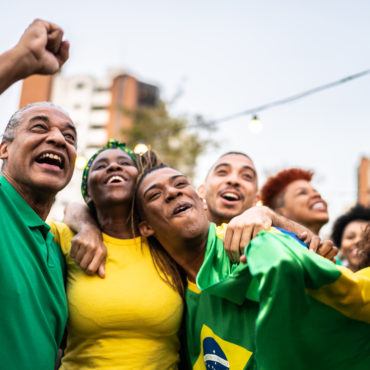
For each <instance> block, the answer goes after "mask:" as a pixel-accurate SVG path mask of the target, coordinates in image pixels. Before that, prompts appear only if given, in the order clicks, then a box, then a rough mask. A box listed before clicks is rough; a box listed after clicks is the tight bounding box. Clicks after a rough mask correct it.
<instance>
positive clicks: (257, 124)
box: [248, 115, 263, 134]
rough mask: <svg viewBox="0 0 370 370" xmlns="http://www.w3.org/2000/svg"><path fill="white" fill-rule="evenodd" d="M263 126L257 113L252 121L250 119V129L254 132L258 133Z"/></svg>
mask: <svg viewBox="0 0 370 370" xmlns="http://www.w3.org/2000/svg"><path fill="white" fill-rule="evenodd" d="M262 128H263V127H262V122H261V121H260V120H259V119H258V117H257V116H256V115H255V116H253V118H252V121H250V122H249V124H248V129H249V131H250V132H252V133H253V134H258V133H259V132H261V131H262Z"/></svg>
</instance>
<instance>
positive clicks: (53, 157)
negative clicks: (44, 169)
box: [36, 152, 64, 169]
mask: <svg viewBox="0 0 370 370" xmlns="http://www.w3.org/2000/svg"><path fill="white" fill-rule="evenodd" d="M36 162H37V163H46V164H50V165H52V166H57V167H59V168H60V169H63V168H64V158H63V157H62V156H60V155H59V154H55V153H51V152H45V153H42V154H40V155H39V156H38V157H37V158H36Z"/></svg>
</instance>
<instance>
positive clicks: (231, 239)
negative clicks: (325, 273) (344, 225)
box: [224, 206, 338, 262]
mask: <svg viewBox="0 0 370 370" xmlns="http://www.w3.org/2000/svg"><path fill="white" fill-rule="evenodd" d="M271 226H277V227H281V228H282V229H285V230H287V231H290V232H293V233H295V234H296V235H297V236H298V237H299V238H300V239H302V240H303V241H304V242H305V243H306V244H307V245H309V248H310V250H312V251H314V252H316V253H318V254H320V255H322V256H324V257H326V258H328V259H331V260H332V259H333V258H334V256H335V255H336V254H337V252H338V250H337V248H335V247H334V246H333V243H332V242H331V241H325V242H323V241H321V239H320V238H319V237H318V236H317V235H315V234H314V233H313V232H312V231H311V230H309V229H307V228H306V227H305V226H303V225H301V224H298V223H297V222H294V221H292V220H289V219H287V218H286V217H284V216H281V215H279V214H277V213H275V212H274V211H273V210H271V209H270V208H268V207H265V206H262V207H261V206H258V207H252V208H250V209H248V210H246V211H244V212H243V213H242V214H241V215H239V216H237V217H234V218H233V219H232V220H231V221H230V223H229V225H228V227H227V230H226V233H225V239H224V244H225V250H226V253H227V254H228V256H229V258H230V260H231V261H232V262H238V261H239V260H240V261H241V262H245V261H246V260H245V256H244V255H243V253H244V248H245V246H247V245H248V244H249V242H250V241H251V240H252V239H253V238H254V237H255V236H256V235H257V234H258V233H259V232H260V231H262V230H267V229H268V228H269V227H271Z"/></svg>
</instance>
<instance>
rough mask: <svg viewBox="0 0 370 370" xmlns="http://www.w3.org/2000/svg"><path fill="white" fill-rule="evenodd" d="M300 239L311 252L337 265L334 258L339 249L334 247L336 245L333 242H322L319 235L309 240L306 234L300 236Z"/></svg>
mask: <svg viewBox="0 0 370 370" xmlns="http://www.w3.org/2000/svg"><path fill="white" fill-rule="evenodd" d="M298 238H299V239H300V240H302V241H303V242H304V243H306V244H307V245H308V249H309V250H310V251H312V252H315V253H317V254H318V255H320V256H322V257H325V258H327V259H328V260H330V261H332V262H334V263H335V258H334V257H335V256H336V255H337V253H338V248H337V247H335V246H334V243H333V242H332V241H331V240H322V239H321V238H320V237H319V236H317V235H314V236H312V238H309V237H308V235H307V233H306V232H303V233H302V234H300V235H299V236H298Z"/></svg>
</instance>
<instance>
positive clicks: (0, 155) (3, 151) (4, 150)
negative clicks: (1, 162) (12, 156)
mask: <svg viewBox="0 0 370 370" xmlns="http://www.w3.org/2000/svg"><path fill="white" fill-rule="evenodd" d="M9 144H10V143H9V142H8V141H2V142H1V143H0V159H8V146H9Z"/></svg>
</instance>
